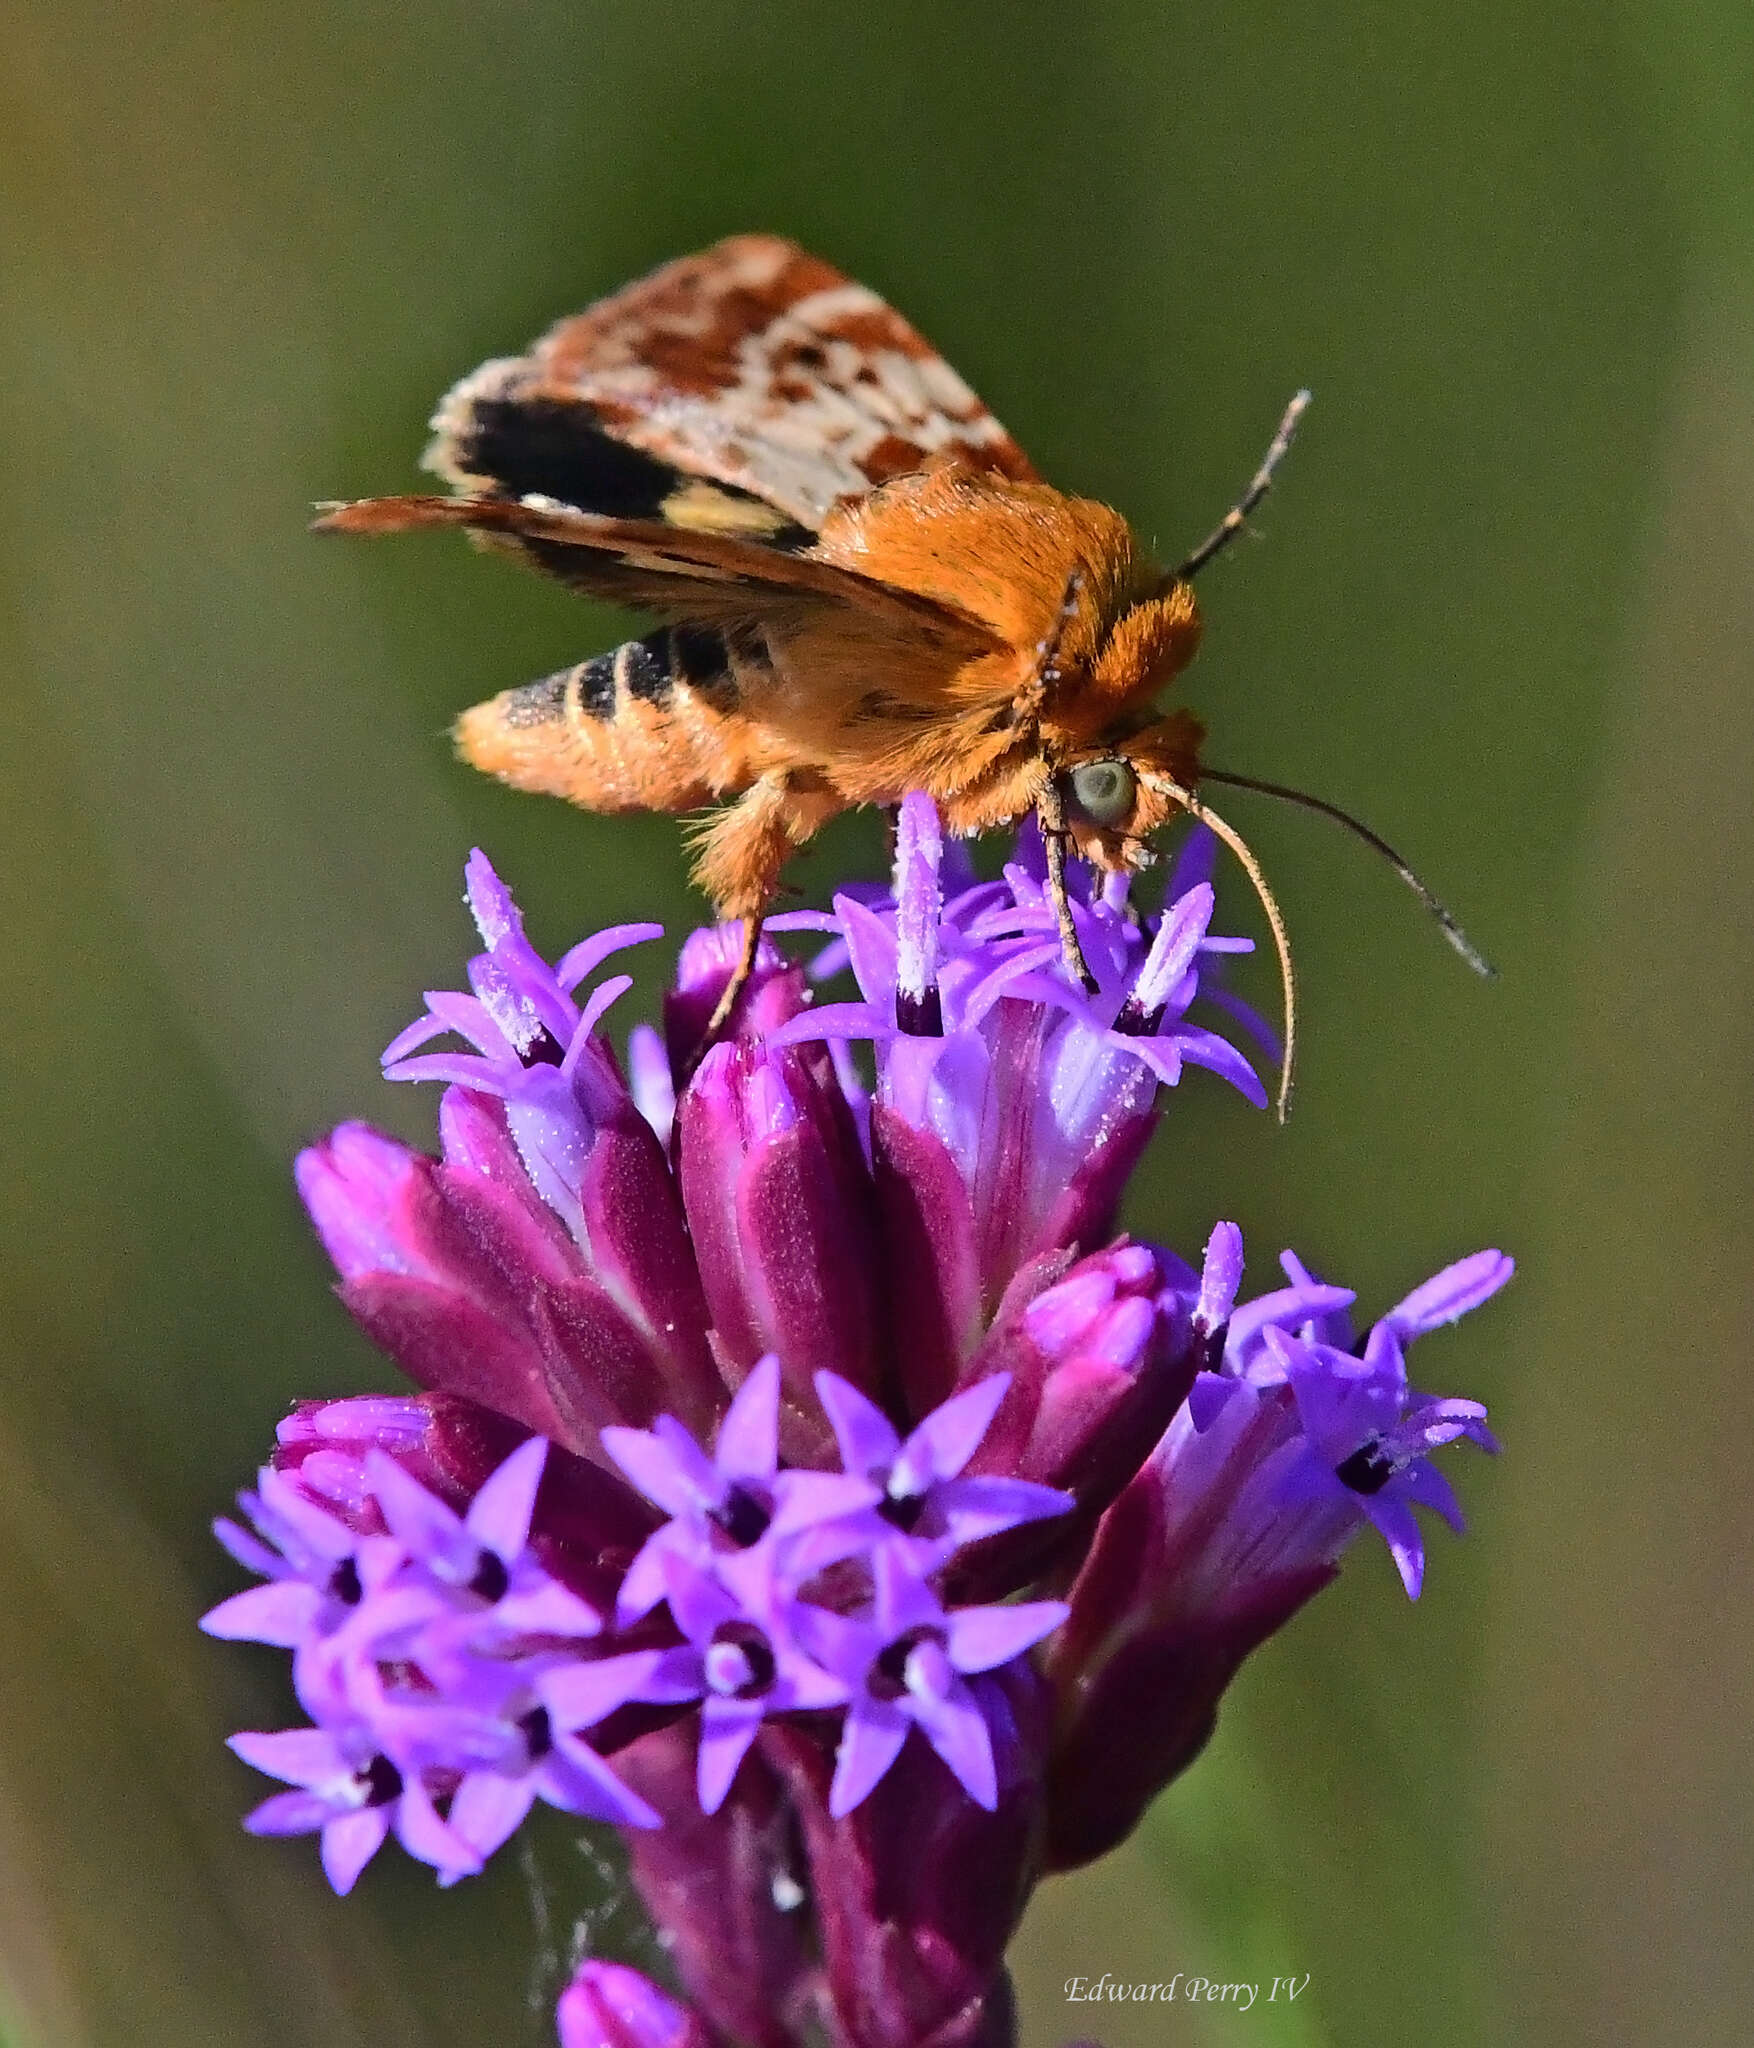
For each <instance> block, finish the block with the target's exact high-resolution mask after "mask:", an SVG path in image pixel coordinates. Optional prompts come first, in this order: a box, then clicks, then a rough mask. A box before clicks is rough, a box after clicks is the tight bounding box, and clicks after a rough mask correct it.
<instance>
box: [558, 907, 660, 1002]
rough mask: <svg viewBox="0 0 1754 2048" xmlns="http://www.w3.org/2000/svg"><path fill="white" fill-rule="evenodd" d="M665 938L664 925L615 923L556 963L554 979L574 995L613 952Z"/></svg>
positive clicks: (562, 956)
mask: <svg viewBox="0 0 1754 2048" xmlns="http://www.w3.org/2000/svg"><path fill="white" fill-rule="evenodd" d="M663 936H664V927H663V926H662V925H661V924H612V925H610V926H608V928H607V929H606V930H604V931H600V932H597V933H594V934H593V935H592V937H590V938H588V939H581V940H580V941H579V943H578V944H577V945H576V946H574V947H573V948H572V949H571V951H570V952H566V953H563V954H562V955H561V956H560V958H559V960H557V961H556V962H555V966H554V978H555V980H556V981H557V982H559V984H560V986H561V987H562V988H563V989H566V990H567V991H568V992H569V993H570V992H571V991H572V990H573V989H575V988H577V987H578V985H579V983H580V982H581V981H583V980H584V979H585V978H586V976H587V975H590V974H594V973H595V972H596V970H597V969H598V968H599V967H601V966H602V964H603V962H604V961H605V960H607V959H608V958H609V956H610V954H611V953H619V952H620V951H621V950H622V949H623V948H624V947H626V946H643V945H646V944H647V943H648V942H649V941H651V940H653V939H661V938H662V937H663Z"/></svg>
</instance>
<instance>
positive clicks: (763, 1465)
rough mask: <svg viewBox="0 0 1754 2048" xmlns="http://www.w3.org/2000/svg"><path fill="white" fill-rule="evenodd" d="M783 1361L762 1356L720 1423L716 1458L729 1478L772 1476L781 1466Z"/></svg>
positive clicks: (763, 1478)
mask: <svg viewBox="0 0 1754 2048" xmlns="http://www.w3.org/2000/svg"><path fill="white" fill-rule="evenodd" d="M779 1428H780V1362H779V1359H778V1357H777V1356H776V1355H775V1354H774V1353H773V1352H771V1351H770V1352H768V1353H767V1355H766V1356H765V1357H763V1358H761V1359H758V1360H757V1361H756V1363H755V1364H754V1365H753V1366H752V1367H751V1368H750V1372H749V1377H748V1378H747V1379H746V1380H745V1381H744V1382H743V1384H742V1385H741V1386H740V1387H739V1388H738V1389H737V1391H736V1393H735V1394H734V1395H733V1396H732V1399H731V1405H730V1407H729V1408H727V1409H726V1411H725V1419H724V1421H723V1422H721V1423H720V1424H719V1439H718V1448H717V1455H716V1460H715V1462H716V1463H717V1465H718V1468H719V1471H720V1472H721V1473H722V1474H723V1475H724V1476H725V1478H727V1479H757V1480H762V1481H767V1480H771V1479H772V1478H773V1476H774V1473H775V1471H776V1470H777V1469H778V1467H779V1459H780V1452H779Z"/></svg>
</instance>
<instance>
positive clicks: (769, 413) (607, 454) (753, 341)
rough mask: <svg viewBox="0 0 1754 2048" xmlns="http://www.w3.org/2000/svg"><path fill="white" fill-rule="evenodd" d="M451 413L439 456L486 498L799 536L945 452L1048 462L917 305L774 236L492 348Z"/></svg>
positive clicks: (989, 460)
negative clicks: (909, 312)
mask: <svg viewBox="0 0 1754 2048" xmlns="http://www.w3.org/2000/svg"><path fill="white" fill-rule="evenodd" d="M433 426H434V429H435V438H434V440H433V443H432V445H431V447H430V448H429V449H428V450H427V456H426V461H427V465H428V467H429V468H431V469H433V470H434V471H435V472H436V473H437V474H438V475H440V476H442V477H443V478H444V479H445V480H446V481H447V482H448V483H449V484H451V485H452V487H453V488H454V489H456V490H458V491H460V492H464V493H467V494H469V495H471V496H479V495H492V496H496V497H507V498H526V497H529V496H532V495H535V496H539V497H542V498H547V499H552V500H554V501H556V502H558V503H559V504H562V505H568V506H573V507H576V508H577V509H579V510H580V511H585V512H599V513H605V514H609V515H612V516H616V517H621V518H632V519H655V520H662V521H664V522H666V523H668V524H671V525H677V526H684V527H688V528H690V529H692V530H696V531H701V532H713V533H721V534H726V535H737V536H740V537H742V538H745V539H748V540H752V541H756V542H758V543H760V544H762V545H765V546H767V547H769V548H779V549H785V550H795V549H799V548H803V547H807V546H808V545H809V543H810V541H811V539H812V538H813V536H814V535H815V533H816V532H817V530H818V529H819V528H820V526H821V524H822V522H823V520H824V519H825V518H826V517H827V515H828V513H829V512H830V510H831V509H832V508H833V507H834V506H835V505H837V504H839V503H842V502H844V501H845V500H847V499H849V498H858V497H862V496H864V495H865V494H866V493H867V492H869V491H870V490H872V489H873V488H875V486H877V485H878V484H881V483H886V482H888V481H889V479H890V478H892V477H897V476H904V475H907V474H908V473H910V472H911V471H915V470H918V469H922V468H924V467H927V466H928V465H930V464H931V463H933V462H935V461H942V460H945V459H952V460H954V461H956V462H958V463H960V464H962V465H964V466H965V467H967V468H970V469H974V470H977V471H984V472H986V473H989V474H996V475H999V476H1005V477H1010V478H1013V479H1016V480H1018V481H1028V480H1031V479H1033V478H1034V476H1035V471H1034V470H1033V468H1032V467H1031V466H1030V463H1029V459H1028V457H1027V456H1025V454H1024V453H1023V451H1022V449H1021V448H1019V447H1018V445H1017V443H1016V442H1015V441H1013V440H1012V438H1011V436H1010V435H1009V434H1008V433H1007V432H1006V431H1005V429H1004V428H1003V427H1002V426H1001V425H1000V424H999V422H998V421H997V420H996V419H994V417H993V415H992V414H991V413H990V412H989V411H988V410H987V408H986V407H985V406H984V405H983V404H982V403H981V401H980V400H979V399H978V398H977V397H976V396H975V394H974V393H973V392H972V391H971V390H970V389H969V388H968V386H967V385H966V384H965V383H964V382H963V381H962V379H961V378H960V377H959V376H958V375H957V374H956V372H955V371H954V370H952V369H951V368H950V366H949V364H948V363H946V362H945V361H944V360H943V358H942V357H941V356H940V355H939V354H938V353H937V351H936V350H935V349H933V348H932V347H931V345H930V344H929V343H928V342H926V341H925V340H924V339H923V338H922V337H921V336H920V335H919V334H917V333H916V332H915V331H914V329H913V328H912V327H910V326H909V325H908V323H907V322H906V321H905V320H904V319H902V317H901V315H900V314H899V313H897V312H895V311H894V310H893V308H891V307H890V306H887V305H885V304H884V302H883V301H882V300H881V299H880V298H879V297H878V296H877V294H876V293H875V292H873V291H870V290H869V289H867V287H866V286H864V285H861V284H855V283H854V282H852V280H851V279H849V278H846V277H844V276H842V275H841V273H840V272H839V271H838V270H835V269H833V268H832V267H831V266H830V265H828V264H826V263H823V262H821V261H820V260H819V259H817V258H816V257H814V256H810V255H807V254H806V253H805V252H804V251H803V250H802V249H800V248H798V247H796V245H795V244H793V243H791V242H787V241H782V240H781V239H779V238H778V237H777V236H773V235H737V236H734V237H732V239H731V240H729V241H725V242H720V243H718V244H716V245H715V246H714V247H713V248H711V249H706V250H703V251H702V252H701V253H700V254H699V255H696V256H685V257H682V258H681V259H680V260H678V261H677V262H674V263H667V264H665V265H664V267H663V268H662V269H661V270H656V271H654V272H653V273H652V274H651V276H649V277H646V278H642V279H641V280H640V281H639V282H638V283H636V284H631V285H629V286H627V287H626V288H625V290H622V291H619V292H617V293H615V294H614V296H613V297H611V298H607V299H604V300H602V301H601V302H600V303H598V304H597V305H595V306H592V307H590V308H589V309H588V310H586V311H585V312H583V313H577V314H574V315H573V316H572V317H571V318H570V319H567V320H562V321H561V322H560V323H559V325H558V326H556V327H554V328H551V329H550V330H549V332H548V333H547V334H546V335H544V336H543V337H542V339H541V340H540V341H538V342H537V343H536V344H535V345H534V346H533V347H532V348H531V349H530V351H529V353H528V354H527V355H522V356H514V357H506V358H502V359H498V360H495V361H493V362H488V363H484V364H482V366H481V367H480V369H478V370H476V371H475V372H474V373H473V374H472V375H470V376H468V377H466V378H465V379H464V380H463V381H462V383H460V384H459V385H457V386H456V387H455V389H454V390H452V391H451V392H450V394H449V395H448V396H447V397H446V398H445V400H444V402H443V404H442V405H441V406H440V408H439V411H438V414H437V416H436V417H435V419H434V421H433Z"/></svg>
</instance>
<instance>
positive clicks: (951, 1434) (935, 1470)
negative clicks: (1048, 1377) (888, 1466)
mask: <svg viewBox="0 0 1754 2048" xmlns="http://www.w3.org/2000/svg"><path fill="white" fill-rule="evenodd" d="M1010 1390H1011V1375H1010V1374H1009V1373H1005V1372H996V1373H992V1374H990V1375H989V1376H988V1377H987V1378H986V1379H984V1380H980V1381H978V1382H977V1383H976V1384H975V1385H974V1386H972V1387H968V1388H966V1389H965V1390H964V1391H963V1392H962V1393H960V1394H953V1395H952V1396H951V1397H950V1399H949V1400H948V1401H945V1402H943V1403H942V1404H941V1405H940V1406H939V1407H937V1408H935V1409H934V1410H933V1411H932V1413H931V1414H930V1415H928V1416H927V1417H926V1419H925V1421H924V1422H922V1423H921V1424H920V1425H919V1427H918V1428H917V1429H916V1430H915V1431H914V1433H913V1434H912V1436H910V1437H909V1438H908V1440H907V1442H906V1443H905V1444H903V1446H902V1447H901V1452H900V1455H899V1456H898V1457H897V1458H896V1460H895V1465H894V1468H893V1470H892V1471H891V1473H890V1475H889V1491H890V1493H891V1494H892V1495H894V1496H895V1497H896V1498H898V1499H906V1498H907V1497H908V1496H910V1495H912V1494H919V1493H924V1492H925V1491H926V1489H927V1488H928V1487H929V1486H930V1485H931V1484H932V1482H933V1481H934V1480H938V1479H954V1478H955V1477H956V1475H957V1473H959V1472H960V1471H961V1470H962V1468H963V1466H964V1465H966V1464H967V1463H968V1461H969V1459H970V1458H972V1457H973V1456H974V1454H975V1452H976V1451H977V1450H979V1448H980V1443H981V1438H982V1437H984V1436H985V1435H986V1433H987V1430H988V1429H989V1427H990V1426H991V1424H992V1420H993V1417H994V1416H995V1415H996V1414H997V1413H998V1412H999V1404H1000V1402H1001V1401H1003V1400H1004V1398H1005V1396H1006V1395H1007V1394H1008V1393H1009V1392H1010Z"/></svg>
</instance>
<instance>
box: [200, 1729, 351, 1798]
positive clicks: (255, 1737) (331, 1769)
mask: <svg viewBox="0 0 1754 2048" xmlns="http://www.w3.org/2000/svg"><path fill="white" fill-rule="evenodd" d="M225 1746H226V1748H227V1749H229V1750H230V1751H231V1753H232V1754H233V1756H237V1757H241V1758H242V1759H243V1761H244V1762H245V1763H247V1764H248V1765H249V1766H250V1768H251V1769H252V1770H255V1771H261V1772H263V1773H265V1774H266V1775H267V1776H268V1777H270V1778H280V1779H283V1780H284V1781H285V1782H286V1783H287V1784H289V1785H307V1786H308V1785H322V1784H325V1783H331V1782H333V1781H334V1780H335V1779H337V1778H343V1777H347V1776H350V1775H351V1773H350V1770H349V1767H348V1764H347V1761H346V1759H345V1758H344V1757H343V1756H342V1754H341V1749H340V1746H339V1744H338V1743H337V1742H336V1740H335V1738H334V1736H333V1735H331V1734H330V1733H329V1731H328V1730H327V1729H326V1728H277V1729H274V1730H273V1731H272V1732H269V1733H258V1732H255V1731H252V1730H246V1731H245V1732H244V1733H242V1734H240V1735H234V1736H232V1737H231V1738H230V1740H229V1741H228V1742H227V1743H226V1745H225Z"/></svg>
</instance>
